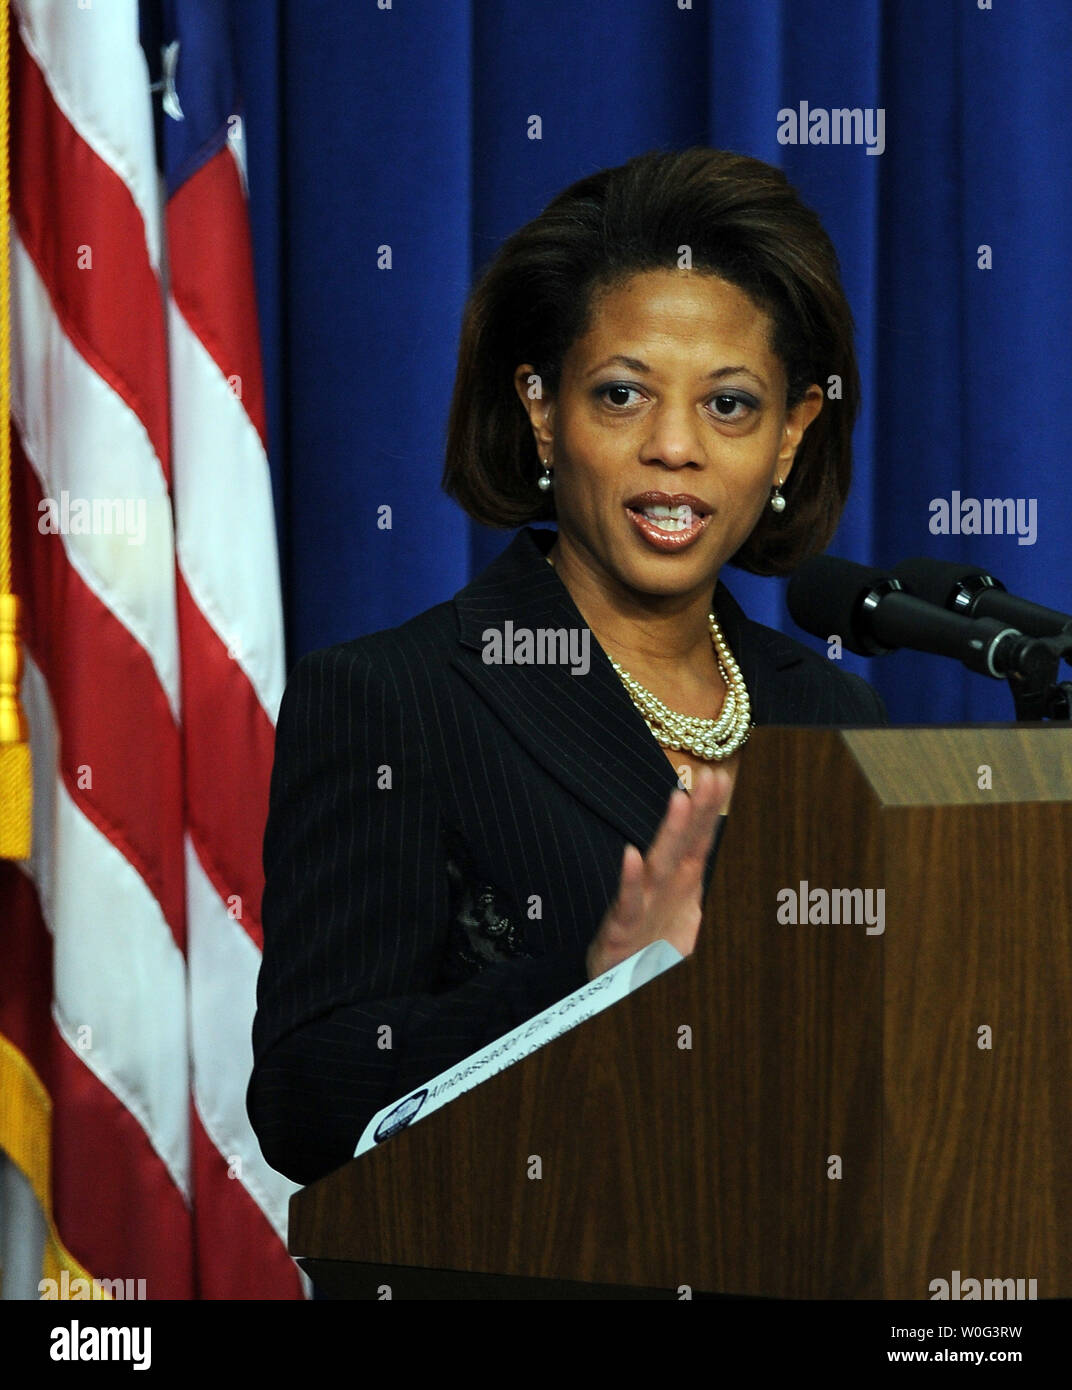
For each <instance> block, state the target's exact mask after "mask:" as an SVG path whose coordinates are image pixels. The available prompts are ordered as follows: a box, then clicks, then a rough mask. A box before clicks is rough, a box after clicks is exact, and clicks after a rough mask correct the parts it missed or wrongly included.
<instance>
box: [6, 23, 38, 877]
mask: <svg viewBox="0 0 1072 1390" xmlns="http://www.w3.org/2000/svg"><path fill="white" fill-rule="evenodd" d="M0 8H2V10H3V13H2V15H0V859H28V858H29V857H30V824H31V812H32V809H33V782H32V778H31V768H30V739H29V728H28V725H27V723H26V715H25V713H24V712H23V709H22V705H21V704H20V703H19V681H20V679H21V677H22V651H21V648H20V646H19V601H18V599H17V598H16V596H15V594H14V593H13V592H12V589H11V435H10V429H11V244H10V237H9V229H10V223H9V221H8V217H9V213H10V207H11V180H10V164H9V153H8V151H9V140H8V134H9V128H10V120H11V107H10V94H11V88H10V82H9V64H8V27H7V26H8V7H7V5H6V4H0Z"/></svg>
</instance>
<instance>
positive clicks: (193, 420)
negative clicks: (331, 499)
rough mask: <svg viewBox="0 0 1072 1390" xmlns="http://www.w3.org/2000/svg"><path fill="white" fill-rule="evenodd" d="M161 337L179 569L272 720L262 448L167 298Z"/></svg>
mask: <svg viewBox="0 0 1072 1390" xmlns="http://www.w3.org/2000/svg"><path fill="white" fill-rule="evenodd" d="M168 332H169V348H170V354H171V400H172V419H173V420H174V438H173V446H172V447H173V451H174V452H173V459H174V470H173V471H174V495H175V518H176V531H177V535H176V544H177V549H178V556H179V564H180V565H181V566H182V572H183V577H184V578H185V580H186V583H187V584H188V586H189V588H190V592H191V594H192V595H193V598H194V600H195V602H196V603H197V606H198V607H199V608H200V610H201V612H202V613H203V614H204V615H205V617H206V618H207V620H208V621H209V623H210V624H211V625H212V627H213V628H214V629H215V631H216V632H217V634H218V635H219V637H220V640H221V641H222V642H223V644H224V645H225V646H226V647H227V648H228V650H229V651H230V652H232V653H233V654H234V658H235V660H236V661H237V662H238V664H239V665H240V666H241V668H242V670H243V671H244V672H245V673H246V676H247V677H248V679H249V681H250V683H251V685H252V686H253V689H254V690H255V692H256V694H257V698H258V699H259V700H260V702H261V705H262V706H263V707H264V709H265V711H266V712H267V714H268V717H269V719H271V720H272V722H273V723H274V722H275V718H276V715H277V713H278V710H279V702H280V700H281V699H282V695H283V679H284V661H283V615H282V607H281V604H280V599H279V557H278V553H277V550H276V544H275V513H274V511H273V504H272V489H271V482H270V477H269V473H268V462H267V459H266V457H265V453H264V447H263V445H262V444H261V441H260V436H259V435H258V434H257V431H256V430H255V429H254V427H253V424H252V422H251V421H250V418H249V415H248V414H247V413H246V409H245V407H244V406H243V404H242V402H241V401H240V400H239V399H238V397H237V396H236V395H235V393H234V392H233V391H232V390H231V388H230V387H229V386H228V384H227V381H226V378H225V377H224V375H223V373H222V372H221V371H220V369H219V367H218V366H217V365H216V362H215V361H214V359H213V358H212V356H211V355H210V354H209V352H208V351H207V350H206V349H205V347H204V345H203V344H202V343H201V340H200V339H199V338H198V337H197V335H196V333H194V331H193V329H192V328H191V327H190V325H189V324H188V323H187V321H186V319H185V318H184V316H183V315H182V313H181V312H180V311H179V309H178V308H177V307H176V305H175V303H174V301H173V300H169V303H168Z"/></svg>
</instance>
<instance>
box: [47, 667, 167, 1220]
mask: <svg viewBox="0 0 1072 1390" xmlns="http://www.w3.org/2000/svg"><path fill="white" fill-rule="evenodd" d="M21 693H22V700H23V707H24V709H25V710H26V716H27V719H28V720H29V724H30V730H31V753H32V758H33V770H34V785H33V798H34V804H33V849H32V852H31V857H30V860H29V863H28V866H27V867H28V870H29V873H30V877H31V878H32V879H33V881H34V884H35V885H36V888H37V894H38V899H39V901H40V904H41V913H42V917H43V918H44V921H45V925H46V926H47V928H48V930H49V932H50V933H51V935H52V939H53V1018H54V1019H55V1022H56V1026H57V1028H58V1029H59V1031H60V1033H61V1034H62V1035H63V1037H64V1038H65V1040H66V1042H67V1044H68V1046H69V1047H70V1048H71V1050H72V1051H73V1052H74V1053H75V1054H76V1055H77V1056H78V1058H79V1060H80V1061H82V1062H84V1063H85V1065H86V1066H87V1067H89V1069H90V1070H91V1071H92V1072H93V1073H94V1074H95V1075H96V1076H97V1078H98V1079H99V1080H100V1081H101V1082H102V1084H103V1085H105V1086H107V1087H108V1089H109V1090H110V1091H111V1092H112V1094H113V1095H115V1096H116V1097H117V1098H118V1099H119V1100H120V1101H121V1102H122V1104H123V1105H124V1106H126V1108H127V1109H128V1110H129V1111H130V1113H131V1114H132V1115H133V1116H134V1117H135V1119H137V1121H138V1122H139V1124H140V1125H141V1126H142V1128H143V1129H144V1130H145V1133H146V1135H147V1136H148V1139H149V1142H150V1143H151V1144H152V1146H153V1148H154V1149H155V1150H156V1152H157V1153H158V1154H159V1155H160V1158H161V1159H162V1160H163V1162H164V1163H165V1165H166V1166H167V1168H168V1171H169V1172H170V1174H171V1177H172V1179H173V1180H174V1182H175V1184H176V1186H177V1187H178V1188H179V1190H180V1191H181V1192H182V1193H183V1195H184V1196H185V1197H186V1199H187V1201H189V1197H190V1153H189V1132H188V1124H189V1113H188V1105H189V1077H188V1057H187V1051H188V1039H187V1027H186V969H185V961H184V959H183V955H182V952H181V951H180V950H179V948H178V947H177V946H176V944H175V939H174V937H173V936H172V934H171V929H170V927H169V926H168V924H167V922H166V921H165V920H164V916H163V913H162V912H161V910H160V904H159V903H158V902H157V900H156V898H155V897H154V896H153V894H152V892H151V891H150V889H149V888H148V886H147V885H146V883H145V882H144V880H143V879H142V878H141V876H140V875H139V874H138V873H137V871H136V870H135V869H134V868H133V866H132V865H131V864H130V863H129V862H128V861H127V860H126V859H125V858H124V856H123V855H122V854H121V853H120V851H119V850H118V849H116V847H115V845H113V844H112V842H111V841H110V840H109V839H108V838H107V836H105V835H102V834H101V832H100V831H99V830H98V829H97V827H96V826H95V825H94V824H93V823H92V821H90V820H89V819H88V818H87V817H86V816H85V815H84V814H83V813H82V811H81V810H80V809H79V808H78V806H76V805H75V803H74V802H73V801H72V800H71V797H70V794H69V793H68V791H67V788H66V786H65V785H64V783H63V780H62V778H61V777H60V775H59V756H58V753H59V731H58V728H57V724H56V718H55V712H54V710H53V708H52V702H51V699H50V696H49V691H48V686H47V685H46V683H45V679H44V676H43V674H42V672H41V670H40V668H39V667H38V666H37V665H36V663H35V662H34V661H33V659H32V658H31V657H30V656H29V654H27V656H26V660H25V665H24V669H23V679H22V687H21Z"/></svg>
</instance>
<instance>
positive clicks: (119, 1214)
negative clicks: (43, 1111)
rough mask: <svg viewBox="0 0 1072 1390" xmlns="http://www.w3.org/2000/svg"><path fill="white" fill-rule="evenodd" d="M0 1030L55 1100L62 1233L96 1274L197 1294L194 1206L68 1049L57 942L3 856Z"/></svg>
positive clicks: (162, 1294)
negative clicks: (55, 975) (59, 1002)
mask: <svg viewBox="0 0 1072 1390" xmlns="http://www.w3.org/2000/svg"><path fill="white" fill-rule="evenodd" d="M0 902H3V903H4V904H5V909H6V910H5V911H4V912H3V913H0V959H2V960H3V962H4V971H3V974H2V976H0V1031H2V1032H3V1033H4V1034H5V1035H6V1036H7V1037H8V1038H10V1039H11V1041H12V1042H13V1043H14V1044H15V1046H16V1047H17V1048H19V1049H20V1051H21V1052H23V1054H24V1055H25V1056H26V1058H27V1060H28V1061H29V1063H30V1065H31V1066H32V1067H33V1068H34V1070H35V1071H36V1072H37V1074H38V1076H39V1077H40V1078H41V1081H42V1083H43V1084H44V1086H45V1087H46V1089H47V1090H48V1092H49V1094H50V1095H51V1096H52V1097H53V1099H54V1100H55V1102H56V1105H55V1109H54V1111H53V1115H52V1205H53V1213H54V1216H55V1221H56V1227H57V1230H58V1231H59V1234H60V1239H61V1240H62V1241H63V1243H64V1244H65V1245H66V1247H67V1248H68V1249H69V1250H70V1252H71V1254H72V1255H74V1257H75V1258H76V1259H77V1260H78V1261H79V1262H80V1263H81V1264H83V1265H84V1266H85V1267H86V1268H87V1269H88V1270H89V1271H90V1272H91V1273H92V1274H93V1275H94V1276H95V1277H96V1278H102V1279H144V1280H146V1294H147V1296H148V1297H149V1298H190V1297H191V1296H192V1292H193V1249H192V1240H191V1231H190V1212H189V1209H188V1207H187V1206H186V1203H185V1202H184V1200H183V1198H182V1194H181V1193H180V1192H179V1190H178V1188H177V1187H176V1186H175V1184H174V1182H173V1181H172V1178H171V1174H170V1173H169V1172H168V1170H167V1167H166V1166H165V1164H164V1163H163V1161H162V1160H161V1158H160V1156H159V1155H158V1154H157V1153H156V1152H155V1150H154V1149H153V1148H152V1145H151V1144H150V1143H149V1140H148V1138H147V1136H146V1134H145V1131H144V1130H143V1129H142V1127H141V1125H139V1124H138V1122H137V1121H136V1120H135V1119H134V1117H133V1116H132V1115H131V1114H130V1112H129V1111H128V1110H127V1108H126V1107H125V1106H124V1105H123V1104H122V1103H121V1102H120V1101H119V1100H118V1099H117V1098H116V1097H115V1095H113V1093H112V1092H111V1091H110V1090H109V1089H108V1088H107V1086H105V1085H104V1084H103V1083H102V1082H101V1081H100V1080H98V1078H97V1077H96V1076H95V1075H94V1073H93V1072H92V1071H91V1070H90V1069H89V1068H88V1067H87V1066H86V1065H85V1063H84V1062H83V1061H82V1059H81V1058H80V1057H78V1056H77V1055H76V1054H75V1053H74V1052H72V1051H71V1048H70V1047H69V1046H68V1044H67V1042H66V1041H65V1039H64V1038H63V1037H62V1036H61V1034H60V1033H59V1031H58V1029H57V1028H56V1025H55V1023H54V1021H53V1019H52V1015H51V1002H52V938H51V937H50V935H49V933H48V929H47V927H46V926H45V923H44V920H43V919H42V916H41V910H40V904H39V903H38V900H37V893H36V891H35V889H34V886H33V884H32V883H31V882H30V881H29V880H28V879H27V878H26V877H25V876H24V875H23V874H22V873H21V872H20V871H19V870H18V869H17V868H16V867H15V865H14V864H11V863H7V862H4V861H0Z"/></svg>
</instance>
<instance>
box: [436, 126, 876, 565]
mask: <svg viewBox="0 0 1072 1390" xmlns="http://www.w3.org/2000/svg"><path fill="white" fill-rule="evenodd" d="M683 247H688V248H689V252H690V255H691V265H692V268H693V269H696V270H700V271H702V272H705V273H708V274H714V275H718V276H720V277H721V278H722V279H724V280H726V281H728V282H729V283H730V284H732V285H735V286H737V288H738V289H740V290H743V291H744V292H745V293H746V294H747V295H749V297H750V298H751V299H752V300H753V301H754V302H755V303H756V304H757V305H758V306H759V307H760V308H761V309H763V310H764V311H765V312H766V313H767V314H768V315H769V317H770V319H771V322H772V325H773V335H772V337H773V341H772V343H771V347H772V350H773V351H774V353H775V354H776V355H777V356H778V358H779V359H780V360H781V362H782V364H783V366H784V367H785V372H786V380H787V384H788V385H787V398H786V406H787V407H790V406H793V405H796V404H797V403H798V402H799V401H800V400H801V399H802V398H803V396H804V393H805V392H806V390H807V388H808V386H809V385H811V384H812V383H813V382H817V383H819V384H821V385H823V386H824V395H826V396H827V397H828V398H827V399H826V400H824V403H823V409H822V410H821V411H820V412H819V414H818V416H817V417H816V419H815V420H814V421H813V422H812V424H811V425H810V426H809V427H808V429H807V431H806V432H805V434H804V438H803V440H802V441H801V444H800V447H799V449H798V450H797V456H796V462H795V465H794V467H793V470H792V473H791V474H790V476H789V479H788V481H787V483H786V485H785V487H784V488H783V493H784V495H785V498H786V502H787V504H788V505H787V507H786V509H785V511H784V512H782V513H780V514H779V513H776V512H774V511H773V510H772V509H771V508H765V509H764V511H763V514H762V516H761V518H760V520H759V522H758V523H757V524H756V527H755V529H754V530H753V532H752V534H751V535H750V536H749V538H748V540H747V541H745V543H744V545H743V546H742V547H741V548H740V550H738V552H737V554H736V555H735V556H733V558H732V560H731V563H732V564H735V565H738V566H739V567H740V568H742V569H746V570H751V571H752V572H753V573H754V574H787V573H788V572H789V571H790V570H792V569H794V568H795V567H796V566H797V565H798V564H800V562H801V561H802V560H803V559H805V558H806V557H807V556H808V555H813V554H816V553H818V552H819V551H821V550H824V549H825V548H826V546H827V544H828V543H829V541H830V539H831V537H832V536H833V534H834V531H835V529H836V527H837V523H838V519H839V517H840V515H841V510H842V508H843V506H844V504H845V498H846V496H847V494H848V490H849V483H850V480H851V476H852V428H853V423H854V421H855V419H856V413H857V411H858V409H859V400H860V379H859V372H858V370H857V366H856V355H855V351H854V348H853V322H852V314H851V311H850V309H849V306H848V302H847V301H846V299H845V293H844V290H843V289H842V287H841V276H840V268H839V265H838V258H837V253H836V252H835V250H834V246H833V243H832V242H831V241H830V238H829V237H828V236H827V234H826V232H825V231H824V230H823V227H822V224H821V223H820V221H819V218H818V217H817V215H816V214H815V213H814V212H812V210H811V209H810V208H807V207H805V206H804V204H803V203H802V202H801V201H800V199H799V197H798V196H797V194H796V192H795V190H794V189H793V188H792V187H791V185H790V184H789V182H788V180H787V179H786V177H785V175H784V174H783V173H782V172H781V170H779V169H776V168H774V167H773V165H770V164H765V163H763V162H762V161H761V160H758V159H752V158H750V157H749V156H747V155H742V154H732V153H728V152H726V151H723V150H712V149H706V148H702V147H699V148H695V149H688V150H682V151H679V152H675V153H660V152H652V153H649V154H643V155H638V156H637V157H636V158H634V159H631V160H629V161H628V163H626V164H623V165H620V166H619V167H618V168H614V169H603V170H601V171H600V172H599V173H597V174H591V175H589V176H588V177H587V178H583V179H581V180H579V182H577V183H574V184H572V185H571V186H570V187H569V188H567V189H565V190H564V192H562V193H559V194H558V196H557V197H556V198H554V199H553V200H552V201H551V202H550V203H548V205H547V207H546V208H544V210H543V212H542V213H540V215H539V216H538V217H536V218H534V219H533V220H532V221H531V222H527V223H526V224H525V226H523V227H521V228H520V229H519V230H518V231H516V232H515V233H514V234H513V235H512V236H511V237H509V238H508V239H507V240H506V241H505V242H504V243H503V245H502V246H501V247H500V249H499V252H498V254H497V255H496V256H495V257H494V259H493V260H492V261H491V263H490V265H488V267H487V268H486V269H485V271H484V272H483V274H482V275H481V277H480V279H479V281H478V282H477V284H476V285H475V286H474V287H473V290H472V292H471V294H470V296H469V300H468V302H467V304H466V308H465V315H464V318H463V320H462V331H461V343H460V347H459V352H458V373H457V376H456V378H455V382H454V395H453V399H452V401H451V407H450V419H449V424H448V428H447V451H446V462H445V465H444V469H443V487H444V489H445V491H446V492H447V494H448V495H449V496H451V497H453V498H454V499H455V501H457V502H458V503H459V505H460V506H461V507H462V508H464V510H465V511H466V512H467V513H468V514H469V515H470V516H471V517H472V518H473V519H474V520H475V521H479V522H481V523H482V524H483V525H485V526H494V527H501V528H514V527H518V526H525V525H528V524H529V523H530V522H534V521H547V520H554V517H555V506H554V495H553V489H552V490H551V491H550V492H548V493H546V494H545V493H543V492H541V491H540V490H539V489H538V488H537V486H536V479H537V478H538V477H539V475H540V471H541V469H540V462H539V459H538V458H537V456H536V444H535V440H534V439H533V435H532V429H531V426H530V424H529V418H528V415H527V414H526V412H525V410H524V408H523V406H522V404H521V402H520V401H519V400H518V397H517V392H516V390H515V388H514V373H515V371H516V369H517V367H518V366H519V365H520V364H521V363H522V362H531V363H532V364H533V367H534V368H535V370H536V372H537V374H538V375H539V377H540V379H541V387H542V389H543V390H544V391H545V392H547V393H548V394H550V395H552V396H553V395H554V393H555V392H556V391H557V389H558V384H559V380H560V377H561V371H562V363H563V359H564V357H565V355H566V352H567V351H568V349H569V348H570V347H571V345H572V344H573V343H574V342H576V341H577V339H578V338H580V337H582V336H583V335H584V333H585V332H586V331H587V328H588V321H589V314H590V311H591V307H592V303H593V299H594V296H595V293H596V292H597V291H602V290H604V289H609V288H612V287H614V286H617V285H621V284H622V283H624V282H625V281H626V280H628V279H629V278H630V277H631V276H633V275H635V274H637V273H640V272H643V271H646V270H658V269H663V268H670V269H673V268H675V267H679V266H681V265H682V248H683ZM831 379H837V380H838V390H836V391H835V390H831V391H829V392H827V391H826V389H825V384H826V383H828V382H830V381H831ZM838 391H839V392H840V396H839V395H838Z"/></svg>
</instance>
